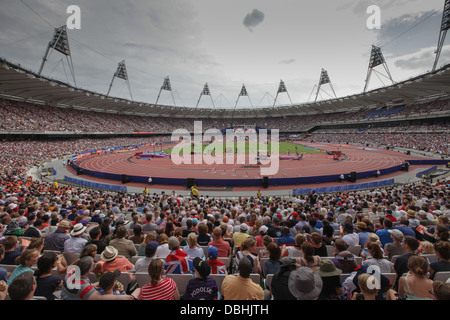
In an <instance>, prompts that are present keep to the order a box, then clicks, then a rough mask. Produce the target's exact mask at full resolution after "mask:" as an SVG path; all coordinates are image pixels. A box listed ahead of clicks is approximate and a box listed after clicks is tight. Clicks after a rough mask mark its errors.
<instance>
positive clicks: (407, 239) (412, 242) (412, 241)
mask: <svg viewBox="0 0 450 320" xmlns="http://www.w3.org/2000/svg"><path fill="white" fill-rule="evenodd" d="M403 242H404V243H406V245H407V246H408V247H409V248H410V249H411V250H414V251H416V250H417V249H418V248H419V245H420V243H419V241H418V240H417V239H416V238H414V237H412V236H404V237H403Z"/></svg>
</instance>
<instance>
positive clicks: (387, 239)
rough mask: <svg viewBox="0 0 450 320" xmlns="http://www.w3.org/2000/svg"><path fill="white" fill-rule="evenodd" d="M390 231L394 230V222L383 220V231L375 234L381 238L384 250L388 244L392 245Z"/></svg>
mask: <svg viewBox="0 0 450 320" xmlns="http://www.w3.org/2000/svg"><path fill="white" fill-rule="evenodd" d="M389 230H392V220H389V219H384V220H383V229H380V230H378V231H376V232H375V234H376V235H377V236H378V238H380V242H381V246H382V248H384V246H385V245H386V244H387V243H392V242H393V240H392V237H391V233H390V232H389Z"/></svg>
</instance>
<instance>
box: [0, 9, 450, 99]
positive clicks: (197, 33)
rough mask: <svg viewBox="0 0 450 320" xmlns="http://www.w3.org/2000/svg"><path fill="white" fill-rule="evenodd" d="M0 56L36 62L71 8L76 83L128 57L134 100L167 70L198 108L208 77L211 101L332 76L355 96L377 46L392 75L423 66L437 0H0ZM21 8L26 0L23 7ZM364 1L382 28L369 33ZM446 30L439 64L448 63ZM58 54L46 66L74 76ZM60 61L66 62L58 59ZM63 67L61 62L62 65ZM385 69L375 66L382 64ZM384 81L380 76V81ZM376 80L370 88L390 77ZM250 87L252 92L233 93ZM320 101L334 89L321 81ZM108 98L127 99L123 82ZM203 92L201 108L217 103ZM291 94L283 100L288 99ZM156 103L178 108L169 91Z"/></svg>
mask: <svg viewBox="0 0 450 320" xmlns="http://www.w3.org/2000/svg"><path fill="white" fill-rule="evenodd" d="M0 4H1V11H0V30H1V31H2V32H1V33H0V48H1V50H0V56H2V57H4V58H6V59H7V60H9V61H12V62H14V63H20V64H21V65H22V66H24V67H26V68H28V69H31V70H33V71H35V72H37V71H38V70H39V67H40V64H41V61H42V57H43V56H44V53H45V49H46V47H47V44H48V42H49V41H50V39H51V38H52V36H53V32H54V29H53V28H55V27H59V26H61V25H64V24H66V21H67V18H68V17H69V14H67V13H66V10H67V7H68V6H69V5H72V4H76V5H78V6H79V7H80V9H81V30H69V41H70V47H71V52H72V60H73V64H74V69H75V77H76V81H77V85H78V86H79V87H82V88H85V89H89V90H92V91H96V92H99V93H103V94H106V93H107V91H108V87H109V84H110V82H111V79H112V76H113V74H114V72H115V71H116V69H117V64H118V63H119V62H120V61H122V60H125V61H126V66H127V71H128V76H129V81H130V85H131V91H132V95H133V99H134V100H136V101H140V102H149V103H155V102H156V99H157V96H158V93H159V90H160V88H161V86H162V84H163V80H164V78H165V77H166V76H169V78H170V81H171V84H172V88H173V92H172V93H173V94H174V98H175V104H176V105H177V106H189V107H195V106H196V105H197V102H198V100H199V97H200V93H201V91H202V90H203V86H204V85H205V83H208V85H209V88H210V91H211V97H212V99H213V100H214V104H215V106H216V107H224V108H234V106H235V105H236V102H238V103H237V107H238V108H242V107H248V106H251V105H253V106H254V107H258V106H259V107H262V106H268V105H270V106H271V105H273V103H274V98H275V96H276V94H277V90H278V85H279V82H280V80H283V81H284V83H285V85H286V88H287V90H288V94H286V93H281V94H280V95H279V96H278V99H277V104H288V103H290V101H292V102H294V103H305V102H308V100H314V98H315V96H314V94H313V95H311V93H312V90H313V88H314V86H315V85H317V83H318V81H319V77H320V72H321V69H322V68H323V69H325V70H327V71H328V75H329V77H330V80H331V82H332V85H333V87H334V90H335V92H336V94H337V96H338V97H343V96H347V95H351V94H357V93H361V92H362V91H363V89H364V84H365V82H364V81H365V78H366V75H367V68H368V63H369V57H370V50H371V46H372V45H377V46H380V47H381V48H382V50H383V53H384V56H385V58H386V61H387V64H388V67H389V69H390V71H391V74H392V76H393V78H394V80H395V81H402V80H406V79H408V78H410V77H413V76H417V75H419V74H421V73H424V72H427V71H430V70H431V69H432V66H433V62H434V50H436V46H437V42H438V36H439V29H440V24H441V19H442V9H443V5H444V1H443V0H428V1H423V0H422V1H421V0H378V1H376V0H316V1H300V0H226V1H224V0H220V1H219V0H164V1H162V0H121V1H116V0H78V1H73V0H15V1H12V0H0ZM27 5H28V6H27ZM370 5H378V6H379V7H380V9H381V29H380V30H369V29H368V28H367V20H368V19H369V18H370V16H371V14H368V13H367V8H368V7H369V6H370ZM448 40H449V39H447V41H446V46H445V47H444V50H443V52H442V54H441V59H440V63H439V66H442V65H444V64H447V63H450V45H449V41H448ZM62 58H63V56H62V55H61V54H59V53H57V52H53V53H52V54H51V56H50V58H49V60H48V61H47V63H46V66H45V68H44V70H43V75H45V76H50V77H52V78H56V79H58V80H62V81H65V82H69V83H71V84H72V79H71V78H70V77H66V75H65V72H64V68H63V65H62V63H61V59H62ZM63 61H65V60H63ZM65 67H66V73H68V72H69V71H68V68H67V63H66V64H65ZM380 72H382V71H381V70H380ZM380 79H381V80H383V82H381V81H380ZM380 79H378V78H377V77H375V76H374V77H372V79H371V82H370V86H369V90H370V89H374V88H376V87H380V86H383V84H384V85H388V84H389V81H388V80H387V79H386V78H383V77H380ZM243 84H245V86H246V89H247V92H248V95H249V96H248V97H245V96H242V97H239V99H238V95H239V92H240V90H241V87H242V85H243ZM322 89H323V90H322V91H321V95H320V96H319V100H321V99H329V98H331V96H332V95H333V93H332V91H331V88H330V87H329V86H328V85H325V86H323V87H322ZM111 95H112V96H118V97H122V98H130V94H129V91H128V88H127V86H126V84H125V82H124V81H123V80H120V79H119V80H116V81H115V83H114V85H113V88H112V90H111ZM211 97H209V96H202V97H201V99H200V104H199V107H200V108H210V107H212V102H211ZM289 98H290V99H289ZM159 103H162V104H168V105H173V104H174V103H173V100H172V96H171V94H170V92H168V91H162V93H161V97H160V100H159Z"/></svg>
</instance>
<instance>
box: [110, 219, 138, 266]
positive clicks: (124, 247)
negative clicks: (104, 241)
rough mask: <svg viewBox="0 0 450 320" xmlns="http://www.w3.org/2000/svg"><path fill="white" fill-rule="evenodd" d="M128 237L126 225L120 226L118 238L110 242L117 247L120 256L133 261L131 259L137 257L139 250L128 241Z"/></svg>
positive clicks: (117, 231)
mask: <svg viewBox="0 0 450 320" xmlns="http://www.w3.org/2000/svg"><path fill="white" fill-rule="evenodd" d="M126 235H127V228H126V227H125V226H124V225H119V227H117V230H116V236H115V238H114V239H111V241H109V245H110V246H113V247H115V248H116V249H117V250H118V252H119V255H121V256H124V257H125V258H127V259H128V260H130V261H131V257H133V256H135V255H136V253H137V249H136V246H135V245H134V243H133V241H131V240H128V239H126Z"/></svg>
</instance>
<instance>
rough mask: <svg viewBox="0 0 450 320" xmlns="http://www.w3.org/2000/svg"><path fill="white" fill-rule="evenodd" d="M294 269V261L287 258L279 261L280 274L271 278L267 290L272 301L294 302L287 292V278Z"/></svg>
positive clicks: (289, 292) (295, 267) (290, 294)
mask: <svg viewBox="0 0 450 320" xmlns="http://www.w3.org/2000/svg"><path fill="white" fill-rule="evenodd" d="M296 269H297V266H296V262H295V259H293V258H289V257H283V258H281V259H280V272H278V273H277V274H275V275H274V276H273V278H272V283H271V286H270V288H268V289H269V291H270V294H271V295H272V297H273V299H274V300H296V298H295V297H294V295H293V294H292V293H291V291H290V290H289V276H290V274H291V272H292V271H294V270H296Z"/></svg>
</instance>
